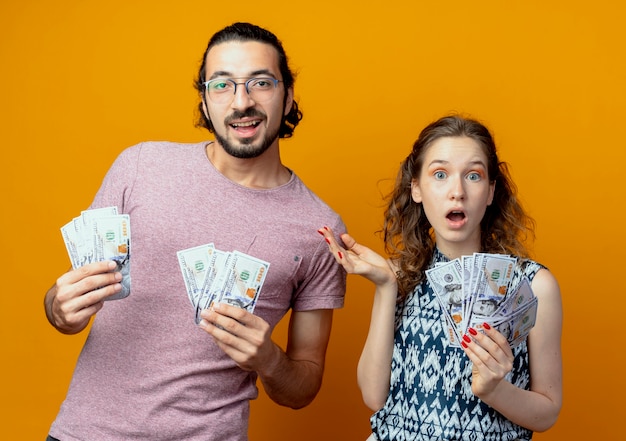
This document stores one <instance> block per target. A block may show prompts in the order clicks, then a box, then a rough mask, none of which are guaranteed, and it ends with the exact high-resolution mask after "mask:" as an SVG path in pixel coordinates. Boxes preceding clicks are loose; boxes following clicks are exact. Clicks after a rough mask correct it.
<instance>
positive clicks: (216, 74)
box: [209, 69, 276, 80]
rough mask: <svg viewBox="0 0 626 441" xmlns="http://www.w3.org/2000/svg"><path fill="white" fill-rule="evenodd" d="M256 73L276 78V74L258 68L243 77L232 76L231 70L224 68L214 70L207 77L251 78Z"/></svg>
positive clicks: (256, 74)
mask: <svg viewBox="0 0 626 441" xmlns="http://www.w3.org/2000/svg"><path fill="white" fill-rule="evenodd" d="M258 75H265V76H268V77H272V78H276V76H275V75H274V74H273V73H272V72H271V71H270V70H269V69H258V70H253V71H252V72H250V74H249V75H247V76H244V77H233V74H232V72H228V71H225V70H216V71H215V72H213V73H212V74H211V77H210V78H209V79H210V80H212V79H213V78H218V77H227V78H253V77H256V76H258Z"/></svg>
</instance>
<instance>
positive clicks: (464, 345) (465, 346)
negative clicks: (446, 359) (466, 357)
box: [461, 341, 467, 349]
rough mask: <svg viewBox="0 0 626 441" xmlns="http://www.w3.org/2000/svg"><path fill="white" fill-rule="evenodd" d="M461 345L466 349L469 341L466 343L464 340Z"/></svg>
mask: <svg viewBox="0 0 626 441" xmlns="http://www.w3.org/2000/svg"><path fill="white" fill-rule="evenodd" d="M461 346H463V347H464V348H465V349H467V343H465V342H464V341H462V342H461Z"/></svg>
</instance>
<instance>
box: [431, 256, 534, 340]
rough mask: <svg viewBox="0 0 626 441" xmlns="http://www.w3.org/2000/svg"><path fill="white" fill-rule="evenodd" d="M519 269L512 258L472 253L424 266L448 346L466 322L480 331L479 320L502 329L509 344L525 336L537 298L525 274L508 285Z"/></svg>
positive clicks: (462, 329) (532, 321) (464, 329)
mask: <svg viewBox="0 0 626 441" xmlns="http://www.w3.org/2000/svg"><path fill="white" fill-rule="evenodd" d="M518 268H519V267H518V266H517V259H516V258H514V257H511V256H507V255H500V254H486V253H474V254H473V255H471V256H461V257H460V258H458V259H454V260H451V261H449V262H445V263H441V264H438V265H436V266H435V267H434V268H432V269H429V270H427V271H426V276H427V278H428V280H429V282H430V284H431V286H432V287H433V290H434V292H435V295H436V297H437V299H438V300H439V302H440V306H441V308H442V310H443V311H444V317H445V319H446V323H447V326H448V335H449V336H450V343H451V345H454V346H458V343H459V342H460V339H461V338H462V336H463V335H464V334H465V333H466V332H467V330H468V328H469V327H473V328H474V329H477V330H483V323H489V324H490V326H491V327H493V328H495V329H497V330H498V331H500V332H501V333H502V334H503V335H504V336H505V337H506V338H507V340H508V341H509V344H510V345H511V346H512V347H513V346H515V345H517V344H519V343H520V342H521V341H523V340H524V339H525V338H526V337H527V336H528V333H529V332H530V330H531V329H532V328H533V326H534V324H535V321H536V313H537V303H538V302H537V298H536V297H535V295H534V293H533V291H532V288H531V284H530V281H529V280H528V278H527V277H526V276H522V277H521V278H520V282H519V283H518V284H517V286H511V281H512V280H513V278H514V276H516V274H517V276H519V273H516V269H518ZM459 285H460V286H461V287H462V289H461V290H460V293H461V295H462V299H461V301H459V299H458V295H459V294H458V293H459V291H458V286H459Z"/></svg>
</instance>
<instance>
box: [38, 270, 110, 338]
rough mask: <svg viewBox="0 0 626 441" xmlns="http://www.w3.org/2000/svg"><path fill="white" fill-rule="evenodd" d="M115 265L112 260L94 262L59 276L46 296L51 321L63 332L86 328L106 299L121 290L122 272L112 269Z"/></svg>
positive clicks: (47, 310) (71, 332)
mask: <svg viewBox="0 0 626 441" xmlns="http://www.w3.org/2000/svg"><path fill="white" fill-rule="evenodd" d="M116 266H117V265H116V264H115V262H113V261H110V260H107V261H103V262H94V263H90V264H88V265H85V266H82V267H80V268H78V269H75V270H71V271H69V272H67V273H65V274H63V275H62V276H61V277H59V278H58V279H57V281H56V283H55V284H54V285H53V286H52V287H51V288H50V289H49V290H48V292H47V293H46V297H45V299H44V306H45V309H46V316H47V317H48V321H49V322H50V324H52V326H54V327H55V328H56V329H57V330H58V331H59V332H62V333H63V334H76V333H78V332H80V331H82V330H83V329H85V327H87V325H88V324H89V320H90V319H91V317H92V316H93V315H94V314H95V313H97V312H98V311H99V310H100V309H101V308H102V306H103V305H104V300H105V299H106V298H107V297H109V296H112V295H114V294H117V293H118V292H120V291H121V290H122V285H121V283H120V281H121V280H122V274H121V273H120V272H117V271H113V270H115V268H116Z"/></svg>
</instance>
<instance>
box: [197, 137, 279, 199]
mask: <svg viewBox="0 0 626 441" xmlns="http://www.w3.org/2000/svg"><path fill="white" fill-rule="evenodd" d="M206 156H207V158H208V159H209V161H211V163H212V164H213V166H214V167H215V168H216V169H217V170H218V171H219V172H220V173H221V174H222V175H224V176H225V177H226V178H228V179H230V180H231V181H233V182H235V183H237V184H239V185H242V186H244V187H248V188H255V189H269V188H275V187H279V186H281V185H285V184H286V183H287V182H289V180H290V179H291V172H290V171H289V169H288V168H287V167H285V166H284V165H283V164H282V162H281V160H280V151H279V148H278V143H276V144H274V145H273V146H271V147H270V148H269V149H267V150H266V151H265V152H263V154H261V155H260V156H258V157H256V158H246V159H242V158H236V157H234V156H231V155H229V154H228V153H226V151H224V149H223V148H222V147H221V146H220V145H219V144H218V143H217V142H211V143H209V144H207V146H206Z"/></svg>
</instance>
